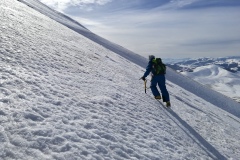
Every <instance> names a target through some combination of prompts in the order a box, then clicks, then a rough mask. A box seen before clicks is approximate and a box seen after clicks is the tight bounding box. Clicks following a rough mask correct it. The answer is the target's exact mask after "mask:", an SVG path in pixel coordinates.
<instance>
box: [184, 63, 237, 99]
mask: <svg viewBox="0 0 240 160" xmlns="http://www.w3.org/2000/svg"><path fill="white" fill-rule="evenodd" d="M182 74H183V75H186V76H188V77H190V78H193V79H194V80H196V81H198V82H200V83H202V84H204V85H207V86H208V87H210V88H212V89H214V90H216V91H218V92H220V93H222V94H224V95H226V96H229V97H231V98H232V99H235V100H236V101H238V102H240V75H239V74H237V73H231V72H229V71H227V70H225V69H223V68H221V67H219V66H217V65H208V66H202V67H197V68H195V69H194V70H193V72H182Z"/></svg>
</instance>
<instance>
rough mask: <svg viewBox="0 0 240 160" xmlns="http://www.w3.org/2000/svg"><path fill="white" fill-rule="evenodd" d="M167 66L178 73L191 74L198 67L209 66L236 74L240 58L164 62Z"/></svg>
mask: <svg viewBox="0 0 240 160" xmlns="http://www.w3.org/2000/svg"><path fill="white" fill-rule="evenodd" d="M165 61H166V63H167V64H168V66H169V67H170V68H172V69H174V70H176V71H178V72H186V71H187V72H193V70H194V69H195V68H197V67H200V66H207V65H211V64H215V65H218V66H219V67H221V68H223V69H225V70H227V71H230V72H233V73H236V72H239V71H240V56H232V57H223V58H198V59H190V58H189V59H177V60H173V59H167V60H165Z"/></svg>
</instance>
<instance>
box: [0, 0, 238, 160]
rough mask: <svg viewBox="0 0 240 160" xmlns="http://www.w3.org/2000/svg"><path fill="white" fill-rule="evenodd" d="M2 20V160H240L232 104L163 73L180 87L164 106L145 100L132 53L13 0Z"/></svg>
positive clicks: (0, 5) (3, 7)
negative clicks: (222, 104) (106, 44)
mask: <svg viewBox="0 0 240 160" xmlns="http://www.w3.org/2000/svg"><path fill="white" fill-rule="evenodd" d="M43 12H47V11H44V10H43ZM0 19H1V26H0V45H1V47H0V54H1V57H0V61H1V63H0V91H1V92H0V158H1V159H24V160H25V159H39V160H43V159H59V160H62V159H67V160H72V159H79V160H82V159H99V160H101V159H106V160H107V159H109V160H112V159H151V160H157V159H171V160H172V159H234V160H237V159H238V158H239V157H240V144H239V140H240V137H239V131H240V119H239V115H240V112H238V111H239V109H237V108H236V107H235V106H237V103H235V102H234V101H231V100H230V99H227V98H225V100H226V103H228V104H229V105H231V107H232V108H231V107H230V109H229V110H227V109H226V108H227V107H228V105H225V106H226V108H223V107H222V106H217V105H214V103H215V104H217V103H219V102H217V101H221V100H220V99H222V97H221V96H219V95H218V94H217V93H216V94H215V92H210V93H213V95H201V93H203V92H205V91H206V92H207V91H208V90H207V89H206V90H204V89H205V88H204V87H203V86H201V85H199V84H197V83H195V82H190V80H189V86H193V87H195V89H199V91H200V93H199V95H198V94H196V93H194V94H193V93H192V92H189V91H190V90H191V88H187V87H186V88H187V90H186V89H185V88H182V86H184V85H185V84H183V81H185V79H187V78H186V77H183V76H182V75H179V74H177V73H175V72H174V71H172V70H168V75H167V76H168V77H169V79H171V80H172V81H174V80H173V79H175V80H176V81H178V83H179V84H180V85H177V84H176V83H173V82H172V81H167V88H168V90H169V93H170V95H171V102H172V104H173V105H172V108H171V109H165V108H164V107H163V106H162V103H159V102H158V101H156V100H154V99H153V98H152V95H151V93H150V90H148V91H147V94H145V93H144V88H143V82H142V81H139V78H140V77H141V76H142V74H143V72H144V69H143V68H142V67H140V66H139V65H137V64H135V63H133V62H132V60H133V59H134V54H130V59H125V58H123V57H122V56H120V55H119V52H118V54H116V53H114V52H112V51H111V50H109V49H106V48H104V47H103V46H101V45H99V44H98V43H95V42H93V41H92V40H90V39H88V38H86V37H84V36H82V35H81V34H78V33H76V32H75V31H73V30H71V29H69V28H67V27H65V26H63V25H62V24H59V23H57V22H56V21H54V20H53V19H50V18H49V17H47V16H45V15H43V14H41V13H39V12H37V11H35V10H34V9H32V8H30V7H28V6H26V5H24V4H23V3H20V2H18V1H14V0H4V1H0ZM114 47H115V46H112V50H114ZM116 50H118V51H119V48H117V49H116ZM123 50H125V49H123ZM123 50H122V51H123ZM125 51H127V50H125ZM124 54H125V55H128V53H124ZM137 60H140V61H138V63H140V62H142V61H141V58H139V59H138V58H136V60H135V61H137ZM192 90H194V88H192ZM207 96H208V97H210V98H211V97H216V99H214V100H212V101H211V100H209V101H210V102H209V101H207V100H206V99H207V98H206V97H207ZM202 97H205V98H204V99H203V98H202ZM223 97H224V96H223ZM223 99H224V98H223ZM233 112H235V113H233Z"/></svg>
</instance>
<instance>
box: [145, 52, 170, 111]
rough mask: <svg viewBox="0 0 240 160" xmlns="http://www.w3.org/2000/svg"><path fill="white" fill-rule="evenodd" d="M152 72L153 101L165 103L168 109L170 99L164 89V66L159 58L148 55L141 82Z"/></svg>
mask: <svg viewBox="0 0 240 160" xmlns="http://www.w3.org/2000/svg"><path fill="white" fill-rule="evenodd" d="M150 72H152V79H151V86H150V88H151V91H152V94H153V95H154V97H155V99H157V100H160V99H161V98H162V99H163V102H166V106H167V107H170V106H171V103H170V98H169V93H168V91H167V88H166V79H165V74H166V65H165V64H164V63H162V59H161V58H155V56H154V55H149V62H148V66H147V68H146V72H145V73H144V75H143V77H141V79H142V80H144V81H145V80H146V77H147V76H148V75H149V74H150ZM157 85H158V87H159V88H160V90H161V94H162V97H161V95H160V93H159V91H158V89H157Z"/></svg>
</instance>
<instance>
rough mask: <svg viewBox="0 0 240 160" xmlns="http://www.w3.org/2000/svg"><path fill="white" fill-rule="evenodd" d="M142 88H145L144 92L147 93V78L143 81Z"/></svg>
mask: <svg viewBox="0 0 240 160" xmlns="http://www.w3.org/2000/svg"><path fill="white" fill-rule="evenodd" d="M144 89H145V93H147V80H145V81H144Z"/></svg>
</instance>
